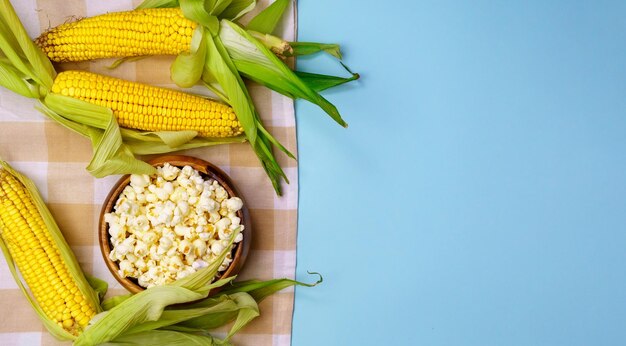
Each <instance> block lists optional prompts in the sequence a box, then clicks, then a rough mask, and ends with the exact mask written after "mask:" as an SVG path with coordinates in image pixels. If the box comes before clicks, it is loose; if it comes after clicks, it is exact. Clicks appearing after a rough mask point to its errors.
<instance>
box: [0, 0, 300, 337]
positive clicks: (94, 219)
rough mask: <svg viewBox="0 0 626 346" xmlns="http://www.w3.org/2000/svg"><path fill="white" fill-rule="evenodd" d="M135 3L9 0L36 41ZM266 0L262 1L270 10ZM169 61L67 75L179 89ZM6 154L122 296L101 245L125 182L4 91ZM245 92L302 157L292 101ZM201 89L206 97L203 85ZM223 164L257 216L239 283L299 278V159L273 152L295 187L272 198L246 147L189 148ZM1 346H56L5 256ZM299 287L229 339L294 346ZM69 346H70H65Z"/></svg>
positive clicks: (85, 258)
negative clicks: (99, 172)
mask: <svg viewBox="0 0 626 346" xmlns="http://www.w3.org/2000/svg"><path fill="white" fill-rule="evenodd" d="M140 2H141V1H139V0H112V1H101V0H19V1H17V0H16V1H12V3H13V5H14V6H15V8H16V10H17V12H18V15H19V16H20V18H21V19H22V21H23V23H24V25H25V26H26V29H27V30H28V33H29V34H30V36H31V37H36V36H38V35H39V33H40V32H41V31H42V30H45V29H47V28H49V27H52V26H56V25H58V24H60V23H63V22H65V21H67V20H68V19H70V18H72V17H85V16H94V15H97V14H102V13H106V12H111V11H122V10H130V9H132V8H133V6H136V5H138V4H139V3H140ZM269 2H270V1H268V0H261V1H259V6H258V7H260V8H264V7H265V6H267V5H268V3H269ZM285 17H286V18H285V20H284V22H283V23H282V24H281V25H282V29H281V30H282V31H283V32H282V35H283V36H284V37H285V38H287V39H290V40H292V39H294V38H295V32H296V30H295V26H296V24H295V22H296V18H295V6H293V9H291V10H289V15H287V16H285ZM171 61H172V57H156V58H149V59H145V60H142V61H139V62H137V63H127V64H124V65H122V66H121V67H120V68H118V69H117V70H114V71H111V70H108V69H107V68H106V66H108V65H110V64H111V62H112V61H98V62H90V63H80V64H66V65H64V66H61V67H60V68H61V69H70V68H72V69H82V70H90V71H92V72H98V73H103V74H108V75H113V76H116V77H122V78H125V79H129V80H137V81H141V82H148V83H151V84H155V85H162V86H168V87H173V86H172V85H171V84H170V83H171V82H170V79H169V65H170V63H171ZM0 89H1V90H0V157H2V158H3V159H4V160H6V161H8V162H10V163H11V164H12V165H13V166H14V167H15V168H16V169H17V170H18V171H21V172H22V173H24V174H26V175H27V176H29V177H30V178H31V179H33V180H34V181H35V183H36V184H37V186H38V188H39V190H40V191H41V193H42V195H43V198H44V200H45V201H46V202H47V203H48V206H49V207H50V209H51V211H52V214H53V215H54V217H55V218H56V220H57V222H58V224H59V226H60V228H61V230H62V231H63V234H64V235H65V238H66V239H67V241H68V242H69V244H70V246H71V247H72V249H73V250H74V252H75V254H76V256H77V257H78V260H79V262H80V264H81V266H82V268H83V270H85V271H86V272H87V273H90V274H92V275H95V276H96V277H99V278H101V279H104V280H106V281H108V282H109V285H110V286H109V295H111V294H121V293H125V290H124V289H123V288H122V287H121V286H120V285H119V284H118V283H117V281H115V279H114V278H113V276H111V274H110V273H109V271H108V269H107V268H106V266H105V264H104V261H103V259H102V255H101V253H100V249H99V247H98V241H97V225H98V218H99V213H100V209H101V206H102V203H103V201H104V199H105V197H106V196H107V194H108V192H109V190H110V188H111V187H112V186H113V184H114V183H115V182H116V181H117V179H118V178H119V176H111V177H108V178H105V179H94V178H93V177H92V176H91V175H89V174H88V173H87V171H86V170H85V167H86V166H87V164H88V162H89V160H90V158H91V154H92V153H91V146H90V143H89V141H88V140H87V139H85V138H83V137H81V136H79V135H77V134H75V133H73V132H71V131H69V130H67V129H65V128H63V127H61V126H60V125H57V124H56V123H54V122H51V121H49V120H47V119H45V118H44V117H43V116H42V115H41V114H40V113H39V112H38V111H37V110H36V109H35V105H36V102H35V101H33V100H30V99H26V98H24V97H21V96H18V95H16V94H13V93H11V92H9V91H7V90H6V89H2V88H0ZM249 89H250V91H251V93H252V95H253V97H254V99H255V102H256V105H257V107H258V108H259V110H260V113H261V115H262V117H263V121H264V123H265V125H266V126H267V127H268V128H269V129H270V131H271V132H272V133H273V134H274V135H275V136H276V137H277V138H278V139H279V140H280V141H281V142H282V143H283V144H284V145H285V146H286V147H287V148H288V149H290V150H291V151H292V152H294V153H296V150H297V144H296V130H295V125H296V124H295V117H294V107H293V102H292V101H291V100H290V99H288V98H286V97H283V96H281V95H279V94H276V93H274V92H271V91H269V90H268V89H265V88H262V87H260V86H258V85H254V84H250V85H249ZM195 91H202V90H201V89H197V90H195ZM183 153H184V154H187V155H191V156H195V157H199V158H202V159H204V160H207V161H209V162H212V163H214V164H216V165H218V166H219V167H221V168H222V169H223V170H224V171H225V172H226V173H227V174H229V175H230V177H231V178H232V179H233V181H234V183H235V185H237V187H238V188H239V189H240V191H241V193H242V195H243V197H244V199H245V201H246V203H247V205H248V207H249V208H250V212H251V216H252V234H253V240H252V245H251V250H250V253H249V256H248V259H247V262H246V265H245V267H244V269H243V271H242V272H241V274H240V276H239V277H240V278H241V279H249V278H259V279H271V278H277V277H287V278H294V276H295V265H296V252H295V250H296V225H297V205H298V170H297V165H296V161H294V160H290V159H288V158H287V157H286V156H285V155H282V153H277V156H278V159H279V162H280V164H281V166H282V167H283V168H284V169H285V171H286V173H287V175H288V177H289V179H290V181H291V184H289V185H284V196H283V197H281V198H278V197H276V195H275V193H274V191H273V189H272V186H271V184H270V182H269V180H268V179H267V177H266V175H265V172H264V171H263V169H262V168H261V166H260V165H259V162H258V160H257V158H256V156H255V155H254V153H253V151H252V150H251V149H250V146H249V145H248V144H247V143H244V144H234V145H228V146H226V145H222V146H217V147H213V148H203V149H194V150H189V151H185V152H183ZM0 262H2V263H0V344H1V345H59V344H64V343H60V342H58V341H57V340H55V339H54V338H53V337H52V336H51V335H50V334H48V333H47V331H46V330H45V328H44V327H43V325H42V324H41V322H40V321H39V319H38V317H37V315H36V314H35V312H34V311H33V309H32V308H31V307H30V306H29V304H28V303H27V301H26V299H24V297H22V293H21V292H20V291H19V290H18V288H17V286H16V284H15V283H14V282H13V278H12V277H11V274H10V272H9V270H8V268H7V266H6V263H5V261H4V258H3V257H1V256H0ZM293 292H294V291H293V289H287V290H284V291H282V292H280V293H278V294H276V295H275V296H273V297H271V298H269V299H267V300H265V301H264V302H263V303H261V305H260V308H261V317H259V318H257V319H256V320H255V321H254V322H252V323H251V324H250V325H249V326H248V327H246V328H245V329H244V330H243V331H241V332H240V334H239V335H238V336H236V337H235V338H234V339H233V342H234V343H235V344H238V345H289V344H290V339H291V321H292V313H293V300H294V293H293ZM65 344H69V343H65Z"/></svg>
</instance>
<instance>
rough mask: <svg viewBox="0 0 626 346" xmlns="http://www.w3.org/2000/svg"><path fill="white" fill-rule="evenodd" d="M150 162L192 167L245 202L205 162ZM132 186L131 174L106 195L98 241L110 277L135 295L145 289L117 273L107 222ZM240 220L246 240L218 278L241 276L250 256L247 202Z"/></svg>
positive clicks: (189, 159) (168, 159) (188, 159)
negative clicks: (120, 199)
mask: <svg viewBox="0 0 626 346" xmlns="http://www.w3.org/2000/svg"><path fill="white" fill-rule="evenodd" d="M148 163H149V164H151V165H152V166H155V167H159V166H163V165H164V164H165V163H169V164H171V165H172V166H177V167H181V168H182V167H184V166H191V167H192V168H193V169H195V170H197V171H198V172H200V173H201V175H202V176H203V178H204V179H214V180H216V181H217V182H218V183H219V184H220V185H221V186H222V187H224V189H225V190H226V191H227V192H228V196H229V197H239V198H241V200H244V199H243V197H242V196H241V194H240V193H239V192H238V191H237V189H236V188H235V186H234V185H233V183H232V181H231V180H230V178H229V177H228V176H227V175H226V173H224V172H223V171H222V170H221V169H219V168H217V167H216V166H214V165H212V164H210V163H208V162H206V161H204V160H201V159H198V158H195V157H190V156H183V155H167V156H160V157H157V158H154V159H152V160H150V161H148ZM129 184H130V175H129V174H127V175H125V176H123V177H122V178H120V180H119V181H118V182H117V183H116V184H115V186H114V187H113V188H112V189H111V192H110V193H109V195H108V196H107V198H106V200H105V202H104V205H103V206H102V211H101V212H100V226H99V242H100V250H101V252H102V258H103V259H104V263H106V265H107V267H108V268H109V271H111V274H113V276H114V277H115V279H116V280H117V281H119V283H120V284H122V286H124V288H126V289H127V290H129V291H130V292H132V293H138V292H141V291H143V290H144V289H145V288H143V287H141V286H139V283H138V282H137V280H136V279H133V278H124V277H121V276H120V275H119V274H118V270H119V267H118V264H117V262H115V261H112V260H111V259H109V253H111V248H112V246H111V241H110V236H109V227H108V225H107V223H106V222H104V215H105V214H107V213H110V212H112V211H113V207H114V206H115V203H116V202H117V199H118V198H119V196H120V194H121V193H122V191H123V190H124V188H126V186H128V185H129ZM237 217H239V218H240V219H241V224H242V225H243V226H244V229H243V231H242V234H243V240H242V241H241V242H239V243H236V244H235V245H234V247H233V252H234V256H233V261H232V262H231V264H230V265H229V266H228V268H227V269H226V271H224V272H222V273H220V274H218V276H219V277H223V278H226V277H230V276H233V275H236V274H237V273H239V271H240V270H241V268H242V267H243V264H244V262H245V260H246V257H247V256H248V251H249V249H250V243H251V233H252V230H251V228H250V213H249V212H248V208H247V207H246V203H245V201H244V204H243V208H242V209H241V210H239V211H238V212H237Z"/></svg>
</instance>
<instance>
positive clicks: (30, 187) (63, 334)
mask: <svg viewBox="0 0 626 346" xmlns="http://www.w3.org/2000/svg"><path fill="white" fill-rule="evenodd" d="M0 167H1V168H0V169H4V170H6V171H7V172H8V173H9V174H11V175H13V176H14V177H15V178H16V179H17V180H18V181H19V182H21V183H22V184H23V185H24V187H25V188H26V190H27V191H28V193H29V195H30V196H31V198H32V200H33V203H34V205H35V207H36V208H37V212H38V213H39V214H40V215H41V217H42V219H43V221H44V223H45V225H46V228H47V229H48V232H49V234H50V236H51V238H52V241H53V242H54V243H55V244H56V245H57V247H58V249H59V250H60V255H61V257H62V259H63V261H64V263H65V264H66V266H67V268H68V273H69V275H70V276H71V279H72V280H73V281H74V282H75V283H76V285H77V286H78V289H79V291H80V292H81V293H82V294H83V295H84V296H85V298H86V299H87V301H89V302H90V303H91V305H92V306H93V307H94V308H95V309H96V311H98V312H99V311H101V309H100V299H99V295H98V293H97V292H96V291H95V290H94V289H93V288H92V287H91V286H90V284H89V282H88V279H87V278H86V277H85V274H84V273H83V271H82V269H81V268H80V265H79V264H78V260H77V259H76V257H75V256H74V253H73V252H72V250H71V248H70V246H69V245H68V244H67V242H66V241H65V239H64V238H63V234H62V233H61V230H60V229H59V227H58V226H57V224H56V222H55V221H54V218H53V217H52V215H51V214H50V211H49V210H48V208H47V207H46V205H45V203H44V202H43V199H42V198H41V195H40V194H39V191H38V190H37V187H36V186H35V184H34V183H33V182H32V181H31V180H30V179H28V178H27V177H26V176H24V175H22V174H20V173H18V172H16V171H15V170H13V168H12V167H11V166H10V165H9V164H8V163H7V162H5V161H2V160H0ZM0 248H1V249H2V253H3V254H4V256H5V258H6V261H7V264H8V265H9V269H10V271H11V274H12V275H13V278H14V279H15V281H16V283H17V285H18V287H19V288H20V290H21V291H22V292H23V293H24V295H25V296H26V298H27V300H28V302H29V303H30V304H31V306H32V307H33V309H35V311H36V312H37V314H38V315H39V317H40V319H41V320H42V322H43V323H44V326H45V327H46V329H48V331H50V333H51V334H52V335H53V336H54V337H56V338H57V339H60V340H74V339H75V336H74V335H72V334H70V333H68V332H67V331H65V330H64V329H63V328H61V327H60V326H59V325H57V324H56V323H55V322H54V321H52V320H51V319H49V318H48V317H47V316H46V314H45V313H44V312H43V310H42V308H41V307H40V306H39V304H38V303H37V302H36V301H35V299H34V298H33V297H32V296H31V294H30V293H29V290H28V289H27V288H26V284H25V283H24V282H23V281H22V279H21V278H20V276H19V275H18V274H17V270H18V268H17V267H16V264H15V262H14V261H13V257H12V256H11V254H10V252H9V251H8V248H7V246H6V244H5V243H4V240H3V238H2V237H0Z"/></svg>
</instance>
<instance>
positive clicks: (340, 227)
mask: <svg viewBox="0 0 626 346" xmlns="http://www.w3.org/2000/svg"><path fill="white" fill-rule="evenodd" d="M625 15H626V2H624V1H545V0H543V1H441V0H438V1H394V2H382V1H378V2H366V1H333V0H316V1H312V0H302V1H300V2H299V35H300V36H299V38H300V40H301V41H334V42H337V43H341V44H343V48H344V53H345V62H346V63H347V64H348V65H349V66H350V67H351V68H353V69H354V70H356V71H358V72H360V73H361V74H362V76H363V78H362V80H361V81H360V82H358V83H355V84H353V85H351V86H346V87H341V88H338V89H336V90H332V91H330V92H327V93H325V95H326V96H327V97H328V98H329V99H330V100H331V101H332V102H334V103H335V104H336V105H337V106H338V107H339V108H340V110H341V111H342V114H343V115H344V117H345V119H346V120H347V121H348V122H349V123H350V127H349V128H348V129H342V128H341V127H340V126H337V125H336V124H334V123H333V122H332V121H330V119H329V118H327V117H325V116H324V114H323V113H322V112H321V111H320V110H318V109H316V108H315V107H314V106H312V105H311V104H308V103H306V102H298V104H297V117H298V135H299V150H300V151H299V153H300V184H301V185H300V219H299V233H298V270H297V271H298V278H299V279H301V280H305V281H311V280H312V279H313V278H312V277H310V276H308V275H307V274H306V271H307V270H315V271H319V272H321V273H323V274H324V278H325V282H324V283H323V284H322V285H320V286H318V287H316V288H313V289H307V288H298V289H297V290H296V310H295V317H294V328H293V344H294V345H296V346H301V345H381V344H382V345H387V344H398V345H609V344H610V345H624V344H626V328H625V326H626V270H625V268H626V232H625V231H626V153H625V149H626V68H625V66H626V20H625V19H624V18H625ZM299 67H300V68H301V69H304V70H308V71H322V72H328V73H331V72H334V73H340V72H341V68H340V66H338V64H337V63H336V62H335V61H333V60H332V59H330V58H326V57H324V56H317V57H315V58H306V59H300V61H299Z"/></svg>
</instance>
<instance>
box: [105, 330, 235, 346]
mask: <svg viewBox="0 0 626 346" xmlns="http://www.w3.org/2000/svg"><path fill="white" fill-rule="evenodd" d="M102 345H103V346H144V345H150V346H212V345H222V346H229V345H230V343H228V342H223V341H221V340H219V339H215V338H213V337H211V336H210V335H196V334H189V333H181V332H177V331H171V330H151V331H148V332H142V333H136V334H130V335H124V336H120V337H118V338H117V339H115V340H113V341H109V342H107V343H104V344H102Z"/></svg>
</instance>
